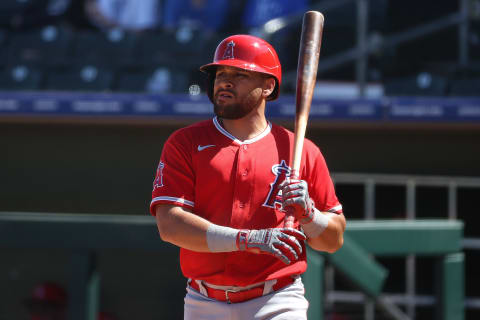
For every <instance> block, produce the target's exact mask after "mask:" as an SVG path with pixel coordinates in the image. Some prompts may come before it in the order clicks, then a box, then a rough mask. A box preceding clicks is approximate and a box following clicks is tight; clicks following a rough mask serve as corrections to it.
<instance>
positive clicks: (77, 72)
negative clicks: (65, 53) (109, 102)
mask: <svg viewBox="0 0 480 320" xmlns="http://www.w3.org/2000/svg"><path fill="white" fill-rule="evenodd" d="M113 77H114V73H113V72H112V71H111V70H109V69H104V68H100V67H97V66H95V65H89V64H85V65H79V66H76V67H74V68H61V69H52V70H49V72H48V74H47V76H46V84H45V87H44V89H46V90H55V91H56V90H60V91H108V90H110V89H111V86H112V82H113Z"/></svg>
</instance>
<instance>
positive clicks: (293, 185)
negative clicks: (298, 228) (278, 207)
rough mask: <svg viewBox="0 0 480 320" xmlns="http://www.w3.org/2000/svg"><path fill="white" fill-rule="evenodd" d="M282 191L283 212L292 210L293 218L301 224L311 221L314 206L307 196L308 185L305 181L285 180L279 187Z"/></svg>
mask: <svg viewBox="0 0 480 320" xmlns="http://www.w3.org/2000/svg"><path fill="white" fill-rule="evenodd" d="M279 188H280V190H282V204H283V208H284V209H285V210H292V211H293V212H294V214H295V218H296V219H297V220H298V221H300V223H301V224H305V223H308V222H310V221H312V219H313V213H314V212H313V208H314V207H315V204H314V202H313V200H312V199H310V197H309V195H308V185H307V182H306V181H305V180H297V179H289V178H287V179H285V180H283V182H282V183H281V184H280V186H279Z"/></svg>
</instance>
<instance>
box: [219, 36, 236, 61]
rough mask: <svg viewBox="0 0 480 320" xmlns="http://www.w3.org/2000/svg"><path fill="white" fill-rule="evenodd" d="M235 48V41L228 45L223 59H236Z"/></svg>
mask: <svg viewBox="0 0 480 320" xmlns="http://www.w3.org/2000/svg"><path fill="white" fill-rule="evenodd" d="M233 47H235V42H233V40H232V41H230V42H229V43H227V49H225V53H224V54H223V57H222V59H235V57H234V56H233Z"/></svg>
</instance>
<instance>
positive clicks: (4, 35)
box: [0, 29, 8, 68]
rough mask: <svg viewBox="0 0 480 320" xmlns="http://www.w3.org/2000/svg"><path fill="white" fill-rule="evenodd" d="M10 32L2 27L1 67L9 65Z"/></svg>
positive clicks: (0, 36) (0, 33) (0, 45)
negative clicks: (8, 45) (8, 46)
mask: <svg viewBox="0 0 480 320" xmlns="http://www.w3.org/2000/svg"><path fill="white" fill-rule="evenodd" d="M7 44H8V32H7V30H5V29H0V68H1V67H4V66H6V65H7V62H8V52H7Z"/></svg>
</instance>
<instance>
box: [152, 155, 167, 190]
mask: <svg viewBox="0 0 480 320" xmlns="http://www.w3.org/2000/svg"><path fill="white" fill-rule="evenodd" d="M163 168H165V164H164V163H163V162H162V161H160V163H159V164H158V168H157V176H156V177H155V181H153V189H154V190H155V189H156V188H160V187H163Z"/></svg>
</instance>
